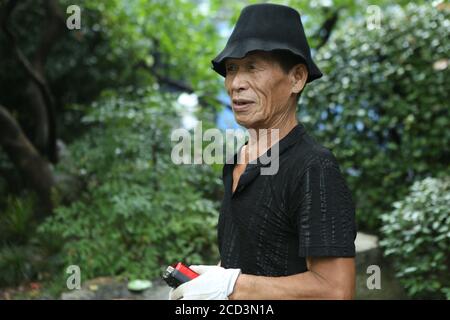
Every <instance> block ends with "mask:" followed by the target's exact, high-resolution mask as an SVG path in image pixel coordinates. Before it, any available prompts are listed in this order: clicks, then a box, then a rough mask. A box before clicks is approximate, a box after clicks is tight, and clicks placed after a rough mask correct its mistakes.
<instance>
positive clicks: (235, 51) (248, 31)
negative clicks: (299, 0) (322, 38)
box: [211, 3, 322, 82]
mask: <svg viewBox="0 0 450 320" xmlns="http://www.w3.org/2000/svg"><path fill="white" fill-rule="evenodd" d="M255 50H262V51H273V50H287V51H289V52H291V53H292V54H294V55H295V56H297V57H298V58H299V60H300V61H302V62H303V63H305V64H306V67H307V68H308V73H309V75H308V80H307V82H311V81H313V80H315V79H318V78H320V77H321V76H322V72H320V70H319V68H318V67H317V66H316V64H315V63H314V61H313V60H312V58H311V52H310V48H309V45H308V41H307V39H306V36H305V31H304V30H303V24H302V21H301V18H300V14H299V13H298V11H297V10H295V9H293V8H291V7H288V6H284V5H278V4H268V3H265V4H254V5H250V6H247V7H245V8H244V9H243V10H242V12H241V14H240V16H239V19H238V21H237V23H236V26H235V27H234V30H233V32H232V33H231V36H230V38H229V39H228V41H227V44H226V46H225V49H223V50H222V52H221V53H220V54H219V55H218V56H217V57H216V58H214V60H212V61H211V62H212V65H213V67H212V68H213V69H214V71H216V72H217V73H219V74H220V75H221V76H223V77H225V74H226V72H225V59H226V58H236V59H240V58H243V57H245V55H246V54H247V53H249V52H251V51H255Z"/></svg>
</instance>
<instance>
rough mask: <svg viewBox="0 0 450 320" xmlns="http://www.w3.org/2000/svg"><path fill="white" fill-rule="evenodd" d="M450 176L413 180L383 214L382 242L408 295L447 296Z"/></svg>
mask: <svg viewBox="0 0 450 320" xmlns="http://www.w3.org/2000/svg"><path fill="white" fill-rule="evenodd" d="M449 203H450V178H445V179H441V180H439V179H433V178H426V179H424V180H423V181H420V182H416V183H414V184H413V186H412V187H411V189H410V194H409V195H408V196H407V197H406V198H405V199H404V200H402V201H398V202H395V203H394V205H393V206H394V208H395V209H394V211H393V212H392V213H388V214H384V215H382V221H383V224H384V226H383V227H382V229H381V230H382V233H383V235H384V240H382V241H381V245H382V247H383V248H384V253H385V255H387V256H392V257H393V262H394V267H395V268H396V271H397V276H398V278H399V279H400V281H401V283H402V284H403V285H404V287H405V288H406V289H407V292H408V293H409V295H410V296H411V297H417V298H442V297H446V298H447V299H450V209H449Z"/></svg>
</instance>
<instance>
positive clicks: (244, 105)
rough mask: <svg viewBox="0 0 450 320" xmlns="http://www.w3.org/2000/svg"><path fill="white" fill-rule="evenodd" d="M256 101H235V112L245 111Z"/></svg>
mask: <svg viewBox="0 0 450 320" xmlns="http://www.w3.org/2000/svg"><path fill="white" fill-rule="evenodd" d="M253 103H254V101H252V100H247V99H233V110H235V111H244V110H246V109H248V108H249V107H250V105H252V104H253Z"/></svg>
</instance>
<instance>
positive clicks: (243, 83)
mask: <svg viewBox="0 0 450 320" xmlns="http://www.w3.org/2000/svg"><path fill="white" fill-rule="evenodd" d="M248 87H249V85H248V79H246V77H245V75H244V74H243V73H242V72H239V71H238V72H237V73H236V75H235V76H234V77H233V80H232V82H231V91H233V92H240V91H243V90H247V89H248Z"/></svg>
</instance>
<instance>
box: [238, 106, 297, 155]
mask: <svg viewBox="0 0 450 320" xmlns="http://www.w3.org/2000/svg"><path fill="white" fill-rule="evenodd" d="M297 124H298V120H297V117H296V115H295V112H292V113H290V114H288V115H286V116H285V117H280V118H279V119H278V120H277V121H274V122H273V123H272V124H270V125H268V126H267V127H265V128H258V129H256V128H249V129H248V131H249V141H248V144H247V145H246V146H244V147H243V148H242V150H241V152H242V153H241V156H244V157H246V158H245V159H246V160H248V161H253V160H255V159H256V158H258V157H260V156H261V155H263V154H264V153H265V152H267V150H268V149H270V148H271V147H272V146H273V145H274V144H275V143H277V142H278V141H280V140H281V139H283V138H284V137H285V136H286V135H287V134H288V133H289V132H291V130H292V129H293V128H294V127H295V126H296V125H297ZM248 161H245V163H248Z"/></svg>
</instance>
